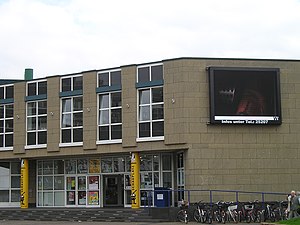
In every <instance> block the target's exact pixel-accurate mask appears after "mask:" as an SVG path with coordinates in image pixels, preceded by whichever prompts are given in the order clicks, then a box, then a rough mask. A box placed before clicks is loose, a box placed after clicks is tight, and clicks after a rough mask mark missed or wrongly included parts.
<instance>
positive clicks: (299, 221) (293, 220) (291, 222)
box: [278, 218, 300, 225]
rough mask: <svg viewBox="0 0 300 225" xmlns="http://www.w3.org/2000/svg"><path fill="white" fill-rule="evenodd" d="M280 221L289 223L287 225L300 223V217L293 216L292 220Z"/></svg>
mask: <svg viewBox="0 0 300 225" xmlns="http://www.w3.org/2000/svg"><path fill="white" fill-rule="evenodd" d="M278 223H279V224H287V225H300V218H293V219H290V220H282V221H280V222H278Z"/></svg>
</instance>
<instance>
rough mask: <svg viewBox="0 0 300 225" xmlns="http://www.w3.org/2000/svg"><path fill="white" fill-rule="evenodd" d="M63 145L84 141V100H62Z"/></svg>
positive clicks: (76, 97) (80, 97)
mask: <svg viewBox="0 0 300 225" xmlns="http://www.w3.org/2000/svg"><path fill="white" fill-rule="evenodd" d="M61 109H62V110H61V143H81V144H82V141H83V133H82V132H83V99H82V96H75V97H69V98H62V99H61Z"/></svg>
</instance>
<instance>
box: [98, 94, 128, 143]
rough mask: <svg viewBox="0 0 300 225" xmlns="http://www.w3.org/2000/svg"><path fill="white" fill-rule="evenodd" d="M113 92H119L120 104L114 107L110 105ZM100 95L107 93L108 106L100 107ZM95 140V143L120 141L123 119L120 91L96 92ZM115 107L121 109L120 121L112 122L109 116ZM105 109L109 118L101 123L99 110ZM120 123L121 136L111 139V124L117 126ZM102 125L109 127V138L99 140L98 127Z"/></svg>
mask: <svg viewBox="0 0 300 225" xmlns="http://www.w3.org/2000/svg"><path fill="white" fill-rule="evenodd" d="M114 93H120V94H121V104H120V106H116V107H112V105H111V99H112V98H111V95H112V94H114ZM101 95H108V107H107V108H104V109H102V110H101V109H100V96H101ZM97 109H98V110H97V141H96V144H113V143H122V124H123V120H122V91H111V92H103V93H98V94H97ZM115 109H121V122H120V123H112V122H111V116H112V113H111V111H112V110H115ZM105 110H108V115H109V118H108V123H107V124H105V125H103V124H100V112H101V111H105ZM119 125H121V138H120V139H112V126H119ZM101 126H102V127H104V126H108V127H109V131H108V132H109V133H108V134H109V138H108V139H107V140H100V132H99V129H100V127H101Z"/></svg>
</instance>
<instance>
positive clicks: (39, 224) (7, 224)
mask: <svg viewBox="0 0 300 225" xmlns="http://www.w3.org/2000/svg"><path fill="white" fill-rule="evenodd" d="M0 224H1V225H75V224H78V225H156V224H157V225H158V224H161V225H174V224H178V225H179V224H182V223H180V222H161V223H151V222H80V221H29V220H24V221H20V220H0ZM188 224H193V225H196V224H199V223H196V222H189V223H188ZM228 224H233V223H228ZM245 224H246V223H237V224H236V223H235V225H245ZM247 225H260V224H259V223H247Z"/></svg>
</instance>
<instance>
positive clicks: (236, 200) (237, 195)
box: [235, 191, 239, 203]
mask: <svg viewBox="0 0 300 225" xmlns="http://www.w3.org/2000/svg"><path fill="white" fill-rule="evenodd" d="M235 202H236V203H238V202H239V192H238V191H236V192H235Z"/></svg>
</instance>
